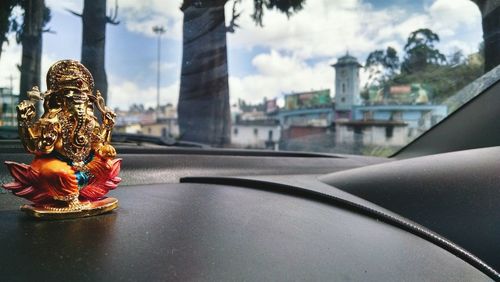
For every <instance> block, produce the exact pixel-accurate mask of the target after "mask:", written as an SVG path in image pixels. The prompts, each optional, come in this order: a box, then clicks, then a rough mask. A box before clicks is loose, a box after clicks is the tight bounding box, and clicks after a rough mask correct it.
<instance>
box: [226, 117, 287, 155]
mask: <svg viewBox="0 0 500 282" xmlns="http://www.w3.org/2000/svg"><path fill="white" fill-rule="evenodd" d="M280 138H281V127H280V125H279V122H278V121H277V120H274V119H261V120H237V121H235V122H234V123H233V124H232V125H231V145H232V146H234V147H238V148H250V149H272V150H277V149H278V143H279V141H280Z"/></svg>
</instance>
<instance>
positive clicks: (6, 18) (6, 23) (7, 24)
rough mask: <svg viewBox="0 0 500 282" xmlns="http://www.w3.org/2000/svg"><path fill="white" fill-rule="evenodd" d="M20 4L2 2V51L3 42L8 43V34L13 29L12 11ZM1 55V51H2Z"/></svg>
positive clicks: (0, 9) (10, 0)
mask: <svg viewBox="0 0 500 282" xmlns="http://www.w3.org/2000/svg"><path fill="white" fill-rule="evenodd" d="M18 4H19V0H2V1H0V49H1V48H2V45H3V42H7V43H8V39H7V33H8V32H9V31H10V29H11V25H12V21H11V13H12V9H14V7H15V6H17V5H18ZM0 54H1V50H0Z"/></svg>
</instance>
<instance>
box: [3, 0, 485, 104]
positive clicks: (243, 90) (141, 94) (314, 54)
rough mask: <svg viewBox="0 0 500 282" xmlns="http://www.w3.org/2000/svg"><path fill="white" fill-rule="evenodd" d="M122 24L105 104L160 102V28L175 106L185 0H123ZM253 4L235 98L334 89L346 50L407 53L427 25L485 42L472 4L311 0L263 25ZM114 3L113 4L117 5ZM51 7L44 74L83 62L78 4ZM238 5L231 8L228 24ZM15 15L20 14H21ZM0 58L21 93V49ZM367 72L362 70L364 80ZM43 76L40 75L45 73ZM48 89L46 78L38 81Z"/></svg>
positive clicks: (236, 49)
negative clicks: (56, 65)
mask: <svg viewBox="0 0 500 282" xmlns="http://www.w3.org/2000/svg"><path fill="white" fill-rule="evenodd" d="M117 1H118V5H119V10H118V20H120V24H119V25H116V26H115V25H107V31H106V33H107V34H106V62H105V66H106V71H107V75H108V83H109V90H108V92H109V93H108V97H109V98H108V101H107V104H108V105H110V106H111V107H112V108H117V107H119V108H120V109H128V107H129V106H130V105H131V104H134V103H136V104H138V103H143V104H145V105H146V106H147V107H149V106H155V105H156V70H157V40H158V39H157V37H156V36H155V34H154V33H153V31H152V27H153V26H155V25H162V26H165V27H166V29H167V32H166V33H165V34H164V35H163V37H162V39H161V67H160V70H161V73H162V75H161V87H160V93H161V94H160V95H161V104H166V103H172V104H177V100H178V95H179V83H180V80H179V79H180V65H181V59H182V20H183V14H182V12H181V11H180V9H179V7H180V3H181V2H182V1H181V0H167V1H165V0H140V1H136V0H117ZM252 2H253V1H252V0H242V2H241V4H240V5H238V6H237V9H238V10H239V11H241V12H242V15H241V17H240V19H239V21H238V24H239V25H240V26H241V28H239V29H237V30H236V32H235V33H229V34H228V37H227V41H228V42H227V45H228V67H229V89H230V99H231V103H236V101H237V100H238V99H243V100H246V101H247V102H250V103H258V102H261V101H262V100H263V99H264V98H268V99H270V98H275V97H277V98H282V97H283V95H284V94H286V93H291V92H300V91H309V90H319V89H331V94H332V96H334V95H335V93H334V81H335V74H334V71H333V68H332V67H331V66H330V65H331V64H333V63H335V61H336V60H337V58H339V57H341V56H343V55H345V53H346V52H347V51H348V52H349V54H351V55H353V56H355V57H357V58H358V60H359V61H360V63H361V64H363V63H364V61H365V60H366V57H367V55H368V54H369V53H370V52H371V51H374V50H377V49H385V48H386V47H387V46H392V47H394V48H395V49H396V50H398V52H399V55H400V56H402V50H403V47H404V44H405V42H406V39H407V37H408V35H409V34H410V33H411V32H412V31H414V30H416V29H419V28H430V29H431V30H433V31H434V32H435V33H437V34H438V35H439V36H440V38H441V42H440V43H439V44H437V47H438V48H439V49H440V50H441V52H442V53H444V54H445V55H449V54H451V53H453V52H454V51H456V50H458V49H460V50H462V51H463V52H464V54H471V53H474V52H476V51H477V47H478V45H479V43H480V42H481V41H482V29H481V14H480V12H479V9H478V8H477V6H476V5H475V4H474V3H473V2H472V1H470V0H423V1H417V0H415V1H413V0H399V1H396V0H378V1H376V0H335V1H332V0H306V3H305V6H304V9H303V10H301V11H300V12H299V13H297V14H294V15H292V16H291V17H290V18H287V17H286V16H285V15H283V14H280V13H278V12H277V11H265V14H264V27H259V26H256V25H255V23H254V22H253V21H252V19H251V18H250V15H251V13H252V11H253V6H252ZM114 3H115V1H114V0H110V1H108V8H112V7H114ZM46 4H47V6H48V7H49V8H51V10H52V19H51V21H50V22H49V24H48V27H50V29H51V30H53V31H54V33H45V34H44V37H43V57H42V75H43V77H45V74H46V72H47V70H48V68H49V67H50V65H51V64H52V63H53V62H55V61H57V60H61V59H76V60H79V59H80V52H81V28H82V24H81V19H80V18H79V17H76V16H74V15H72V14H70V13H69V12H68V11H67V9H71V10H73V11H76V12H81V11H82V9H83V1H82V0H46ZM231 10H232V2H229V4H227V5H226V21H227V22H229V20H230V15H231ZM16 13H17V14H19V13H21V12H20V11H19V10H17V11H16ZM9 38H10V44H8V45H6V44H4V46H3V52H2V57H1V58H0V87H9V86H10V77H11V76H12V78H13V80H12V81H13V85H14V89H15V91H18V89H19V87H18V86H19V71H18V67H17V66H18V65H19V64H20V61H21V46H19V45H17V44H15V40H14V38H13V35H12V34H11V35H9ZM366 79H367V74H366V73H365V72H364V71H362V72H361V80H362V83H363V81H365V80H366ZM42 80H43V79H42ZM41 89H42V90H45V83H44V82H43V83H42V85H41Z"/></svg>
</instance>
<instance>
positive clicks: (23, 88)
mask: <svg viewBox="0 0 500 282" xmlns="http://www.w3.org/2000/svg"><path fill="white" fill-rule="evenodd" d="M21 6H22V8H23V9H24V16H23V24H22V26H21V29H20V30H18V42H21V44H22V46H23V50H22V58H21V66H20V71H21V85H20V89H19V91H20V93H19V100H20V101H22V100H25V99H27V98H28V96H27V91H28V90H30V89H31V88H32V87H33V86H40V78H41V67H42V34H43V32H45V31H49V30H45V29H44V27H45V25H46V24H47V22H48V21H49V20H50V10H49V9H48V8H47V7H46V6H45V0H24V1H22V2H21Z"/></svg>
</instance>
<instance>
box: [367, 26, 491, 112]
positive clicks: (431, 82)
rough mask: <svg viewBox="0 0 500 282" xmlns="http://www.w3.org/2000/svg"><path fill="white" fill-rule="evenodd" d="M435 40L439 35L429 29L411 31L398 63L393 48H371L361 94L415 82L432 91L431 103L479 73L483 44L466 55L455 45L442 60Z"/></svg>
mask: <svg viewBox="0 0 500 282" xmlns="http://www.w3.org/2000/svg"><path fill="white" fill-rule="evenodd" d="M438 41H439V36H438V35H437V34H436V33H434V32H433V31H432V30H430V29H418V30H416V31H414V32H412V33H411V34H410V36H409V37H408V41H407V43H406V45H405V47H404V50H405V57H404V60H403V63H402V64H401V65H399V58H398V55H397V53H396V50H394V49H393V48H391V47H388V48H387V50H386V51H385V52H384V51H383V50H375V51H373V52H371V53H370V54H369V55H368V58H367V60H366V64H365V66H366V68H367V69H368V71H369V83H367V85H365V87H364V89H363V90H362V91H361V96H362V98H364V99H369V92H370V89H372V90H373V89H379V88H381V87H382V88H386V89H388V88H389V87H390V86H393V85H404V84H417V83H419V84H422V85H425V87H426V88H429V92H430V93H433V101H432V102H433V103H441V102H443V101H444V100H446V98H448V97H449V96H451V95H453V94H455V93H456V92H458V91H459V90H460V89H462V88H463V87H465V86H466V85H467V84H468V83H470V82H471V81H473V80H475V79H476V78H478V77H479V76H481V75H482V74H483V66H484V52H483V51H482V50H484V47H483V46H484V45H483V44H480V45H479V46H478V49H479V50H478V53H477V54H475V55H472V56H471V57H470V58H469V59H466V58H465V56H464V54H463V52H462V51H461V50H458V49H457V50H456V51H455V52H454V53H452V54H451V55H450V56H449V57H448V60H446V58H445V56H444V55H443V54H442V53H441V52H440V51H439V50H438V49H437V48H436V47H435V46H434V43H435V42H438Z"/></svg>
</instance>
